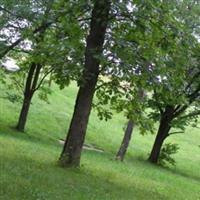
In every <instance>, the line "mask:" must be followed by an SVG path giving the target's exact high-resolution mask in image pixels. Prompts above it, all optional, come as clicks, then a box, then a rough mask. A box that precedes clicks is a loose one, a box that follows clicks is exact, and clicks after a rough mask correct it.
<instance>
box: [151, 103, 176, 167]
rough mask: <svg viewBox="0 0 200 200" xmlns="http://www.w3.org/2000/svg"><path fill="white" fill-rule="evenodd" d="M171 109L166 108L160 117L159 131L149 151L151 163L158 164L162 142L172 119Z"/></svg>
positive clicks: (172, 109) (167, 133)
mask: <svg viewBox="0 0 200 200" xmlns="http://www.w3.org/2000/svg"><path fill="white" fill-rule="evenodd" d="M173 111H174V108H173V107H170V106H169V107H167V108H166V110H165V112H164V113H163V114H162V115H161V120H160V125H159V129H158V132H157V135H156V139H155V142H154V145H153V148H152V151H151V154H150V156H149V159H148V160H149V161H150V162H151V163H154V164H156V163H158V158H159V155H160V151H161V148H162V145H163V142H164V140H165V139H166V138H167V137H168V135H169V131H170V128H171V126H170V122H171V121H172V119H173Z"/></svg>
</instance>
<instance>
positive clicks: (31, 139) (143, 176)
mask: <svg viewBox="0 0 200 200" xmlns="http://www.w3.org/2000/svg"><path fill="white" fill-rule="evenodd" d="M1 91H2V90H1ZM75 95H76V87H75V86H73V85H71V86H70V87H69V88H66V89H65V90H63V91H59V90H58V89H56V88H55V90H54V92H53V94H52V96H51V97H50V102H51V104H50V105H48V104H46V103H44V102H41V101H39V100H38V99H37V98H35V99H34V103H33V105H32V106H31V112H30V115H29V120H28V123H27V131H26V133H19V132H16V131H15V130H14V129H13V128H12V127H13V126H14V125H15V124H16V120H17V116H18V112H19V108H20V105H19V104H12V103H9V102H8V101H6V100H3V99H0V199H1V200H64V199H69V200H78V199H80V200H84V199H85V200H91V199H95V200H106V199H108V200H128V199H131V200H134V199H137V200H138V199H139V200H140V199H147V200H153V199H156V200H157V199H158V200H159V199H161V200H165V199H172V200H176V199H180V200H183V199H184V200H198V199H200V187H199V185H200V148H199V147H198V145H199V144H200V142H199V141H200V135H199V134H198V131H199V130H194V129H188V130H187V133H186V134H185V135H184V134H183V135H174V136H173V137H171V138H169V140H170V141H175V142H176V141H177V142H178V143H179V144H180V147H181V149H180V151H179V153H178V154H177V155H176V157H175V158H176V161H177V166H176V167H173V168H171V169H164V168H160V167H156V166H153V165H150V164H148V163H147V162H146V161H145V159H146V158H147V155H148V153H149V151H150V149H151V146H152V143H153V139H154V136H150V135H148V136H140V135H139V134H138V132H137V131H135V132H134V137H133V140H132V143H131V146H130V148H129V151H128V155H127V157H126V161H125V163H120V162H116V161H114V160H113V157H114V154H115V152H116V150H117V148H118V146H119V144H120V141H121V138H122V134H123V133H122V127H123V125H124V122H125V120H124V118H123V117H122V116H120V115H116V116H114V118H113V119H112V120H110V121H108V122H104V121H99V120H98V118H97V116H96V114H95V113H92V116H91V118H90V124H89V127H88V134H87V142H88V143H94V144H96V145H97V146H99V147H101V148H103V149H104V150H105V153H97V152H89V151H84V152H83V157H82V167H81V169H80V170H78V169H73V170H71V169H62V168H60V167H58V166H57V163H56V162H57V159H58V157H59V154H60V151H61V146H60V145H59V144H58V141H57V139H58V138H64V137H65V133H66V130H67V127H68V125H69V120H70V117H71V114H72V111H73V104H74V97H75Z"/></svg>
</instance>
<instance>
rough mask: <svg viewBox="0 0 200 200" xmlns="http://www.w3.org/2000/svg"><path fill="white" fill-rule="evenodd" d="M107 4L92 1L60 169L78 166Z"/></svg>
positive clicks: (98, 61)
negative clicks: (80, 73)
mask: <svg viewBox="0 0 200 200" xmlns="http://www.w3.org/2000/svg"><path fill="white" fill-rule="evenodd" d="M109 12H110V2H109V0H102V1H94V7H93V10H92V16H91V24H90V32H89V35H88V37H87V41H86V43H87V44H86V50H85V65H84V71H83V75H82V84H81V86H80V88H79V91H78V94H77V98H76V104H75V108H74V113H73V117H72V120H71V123H70V128H69V131H68V134H67V138H66V141H65V145H64V148H63V151H62V153H61V156H60V165H61V166H63V167H70V166H75V167H77V166H79V165H80V157H81V150H82V146H83V143H84V139H85V135H86V129H87V124H88V120H89V115H90V111H91V107H92V100H93V96H94V92H95V87H96V83H97V79H98V75H99V65H100V59H99V57H101V56H102V52H103V44H104V40H105V34H106V29H107V25H108V21H109Z"/></svg>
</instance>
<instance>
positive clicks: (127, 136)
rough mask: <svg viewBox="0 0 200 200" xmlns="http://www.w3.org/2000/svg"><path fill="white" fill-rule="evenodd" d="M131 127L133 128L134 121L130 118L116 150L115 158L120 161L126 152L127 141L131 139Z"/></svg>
mask: <svg viewBox="0 0 200 200" xmlns="http://www.w3.org/2000/svg"><path fill="white" fill-rule="evenodd" d="M133 128H134V122H133V121H132V120H129V121H128V124H127V127H126V130H125V133H124V138H123V140H122V143H121V146H120V148H119V151H118V152H117V155H116V160H120V161H123V160H124V156H125V154H126V151H127V148H128V145H129V142H130V140H131V136H132V132H133Z"/></svg>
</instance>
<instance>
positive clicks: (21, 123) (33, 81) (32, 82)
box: [16, 63, 41, 132]
mask: <svg viewBox="0 0 200 200" xmlns="http://www.w3.org/2000/svg"><path fill="white" fill-rule="evenodd" d="M40 70H41V65H36V64H35V63H32V64H31V66H30V69H29V72H28V76H27V79H26V85H25V91H24V99H23V104H22V108H21V112H20V115H19V119H18V123H17V126H16V129H17V130H18V131H22V132H23V131H24V129H25V125H26V121H27V117H28V113H29V108H30V105H31V100H32V97H33V94H34V92H35V88H36V85H37V82H38V79H39V74H40Z"/></svg>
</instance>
